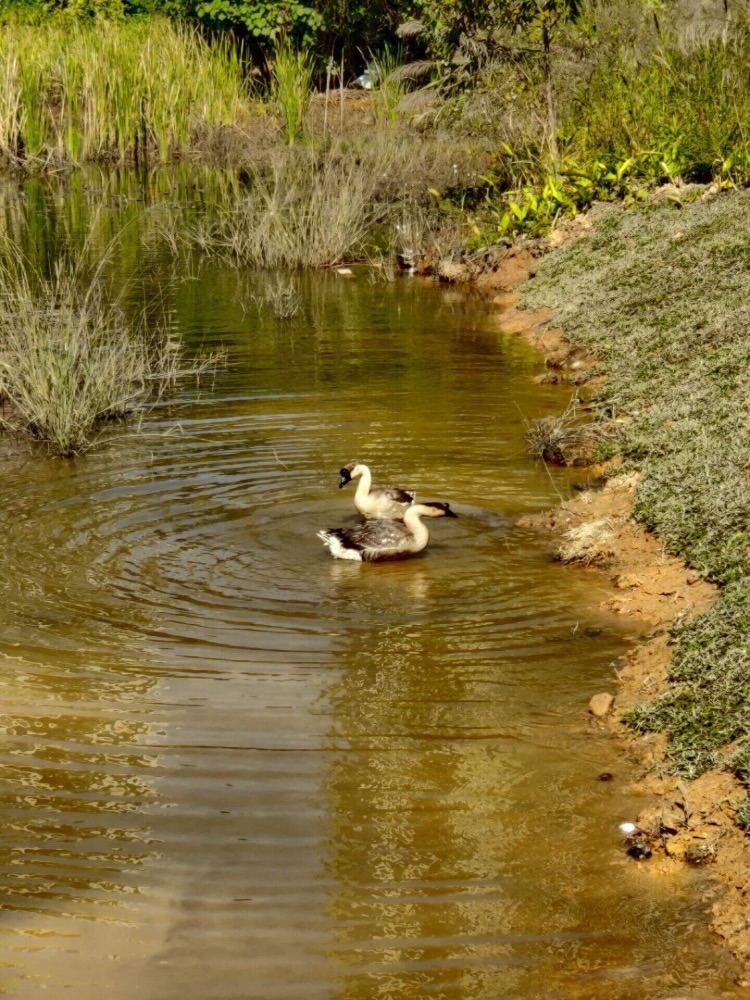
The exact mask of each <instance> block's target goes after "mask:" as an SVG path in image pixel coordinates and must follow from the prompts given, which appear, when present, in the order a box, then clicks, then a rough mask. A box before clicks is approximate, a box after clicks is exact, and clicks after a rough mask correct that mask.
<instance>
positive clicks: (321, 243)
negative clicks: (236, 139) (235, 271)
mask: <svg viewBox="0 0 750 1000" xmlns="http://www.w3.org/2000/svg"><path fill="white" fill-rule="evenodd" d="M386 157H387V154H386ZM386 165H387V164H386V161H385V159H384V160H383V161H382V162H381V164H380V167H381V169H373V165H372V164H367V165H363V164H361V163H359V162H358V161H357V160H355V159H346V160H344V159H341V160H336V159H331V158H329V157H326V158H324V159H322V160H321V161H318V160H317V159H313V158H311V157H310V156H307V155H305V156H295V155H290V156H288V157H287V158H286V159H285V160H283V161H282V162H281V163H279V164H276V165H275V166H274V167H273V168H272V169H271V170H270V171H269V172H268V173H265V174H257V175H256V176H255V177H254V178H253V181H252V183H251V185H250V186H249V187H248V189H247V190H246V191H245V192H244V193H243V194H241V195H240V196H239V197H238V198H237V199H236V200H235V201H234V202H233V203H232V204H231V205H229V206H228V207H224V208H221V209H219V210H217V211H216V212H215V213H214V214H213V215H211V216H208V217H207V218H205V219H203V220H201V221H200V222H198V223H197V224H194V225H187V226H183V225H181V224H180V222H179V220H176V219H175V217H174V216H172V217H167V218H166V219H165V218H164V216H163V215H162V217H161V219H160V221H159V223H158V224H159V225H160V226H161V227H162V229H163V230H164V234H165V238H166V239H167V241H168V242H169V243H170V245H171V246H172V249H173V250H174V249H176V248H177V247H178V246H179V245H182V246H183V247H189V246H192V247H195V248H198V249H200V250H202V251H204V252H206V253H208V254H211V255H214V256H219V257H222V258H224V259H225V260H227V261H228V262H230V263H234V264H240V265H244V266H247V267H255V268H262V269H268V270H274V269H279V268H286V269H294V268H299V267H326V266H332V265H335V264H340V263H343V262H345V261H353V260H358V259H362V258H363V257H364V256H366V255H367V252H368V247H369V245H370V244H371V243H372V242H373V240H374V237H375V231H376V229H377V227H378V225H379V224H380V223H381V222H383V220H384V218H385V216H386V215H387V213H388V211H389V209H388V208H387V207H384V206H383V205H382V204H381V203H380V202H379V201H378V199H377V197H376V195H377V191H378V189H379V185H380V183H381V177H382V172H383V169H385V167H386Z"/></svg>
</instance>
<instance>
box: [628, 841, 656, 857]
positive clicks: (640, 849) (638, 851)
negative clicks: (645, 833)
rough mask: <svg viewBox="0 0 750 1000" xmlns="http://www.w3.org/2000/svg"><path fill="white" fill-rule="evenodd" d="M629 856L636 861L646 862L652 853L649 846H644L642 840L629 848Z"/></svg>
mask: <svg viewBox="0 0 750 1000" xmlns="http://www.w3.org/2000/svg"><path fill="white" fill-rule="evenodd" d="M628 854H629V855H630V857H631V858H635V860H636V861H645V860H646V858H650V857H651V854H652V851H651V848H650V847H649V846H648V844H644V843H643V841H642V840H637V841H636V842H635V843H634V844H631V845H630V847H629V848H628Z"/></svg>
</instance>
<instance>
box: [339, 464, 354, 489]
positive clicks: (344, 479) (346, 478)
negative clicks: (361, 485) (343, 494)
mask: <svg viewBox="0 0 750 1000" xmlns="http://www.w3.org/2000/svg"><path fill="white" fill-rule="evenodd" d="M339 475H340V476H341V479H340V480H339V489H340V490H341V489H343V488H344V487H345V486H346V484H347V483H350V482H351V481H352V477H351V476H350V474H349V470H348V469H341V471H340V472H339Z"/></svg>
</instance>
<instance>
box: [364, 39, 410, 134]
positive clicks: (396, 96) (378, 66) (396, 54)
mask: <svg viewBox="0 0 750 1000" xmlns="http://www.w3.org/2000/svg"><path fill="white" fill-rule="evenodd" d="M403 62H404V58H403V54H402V52H401V51H400V50H399V49H398V48H395V49H392V48H390V47H389V46H387V45H386V46H385V48H384V49H383V51H382V52H381V53H380V54H379V55H377V56H373V57H372V59H371V60H370V66H371V67H372V68H373V70H374V75H375V82H374V85H373V88H372V110H373V113H374V115H375V118H376V120H377V121H378V122H380V123H383V122H392V121H395V120H396V118H397V117H398V112H397V111H396V108H397V106H398V103H399V101H400V100H401V99H402V97H403V96H404V95H405V94H406V93H407V85H406V81H405V80H404V79H403V77H402V76H401V75H400V73H399V70H400V68H401V67H402V65H403Z"/></svg>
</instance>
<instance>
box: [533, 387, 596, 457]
mask: <svg viewBox="0 0 750 1000" xmlns="http://www.w3.org/2000/svg"><path fill="white" fill-rule="evenodd" d="M612 437H613V429H612V427H611V426H610V425H607V424H603V423H596V422H593V421H592V420H591V419H590V417H587V416H586V414H585V413H582V412H581V408H580V403H579V401H578V400H577V399H575V397H574V398H573V399H572V400H571V401H570V403H569V404H568V405H567V407H566V408H565V410H564V411H563V412H562V413H560V414H558V415H557V416H549V417H540V418H539V419H537V420H531V421H528V422H527V424H526V443H527V445H528V448H529V452H530V454H531V455H533V456H534V458H541V459H543V460H544V461H545V462H550V463H551V464H552V465H589V464H590V463H591V462H592V460H593V459H594V456H595V452H596V450H597V449H598V448H599V446H600V445H601V444H602V443H603V442H604V441H606V440H608V439H612Z"/></svg>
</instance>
